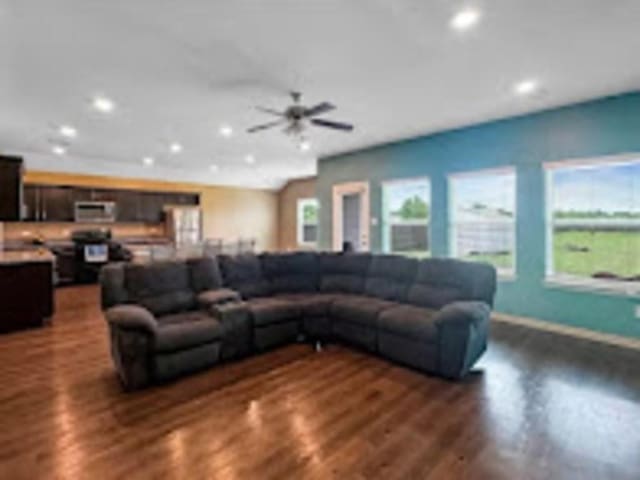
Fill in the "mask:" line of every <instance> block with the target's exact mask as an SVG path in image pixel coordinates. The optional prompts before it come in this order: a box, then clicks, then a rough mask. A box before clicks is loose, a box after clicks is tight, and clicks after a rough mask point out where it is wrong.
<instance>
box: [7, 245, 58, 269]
mask: <svg viewBox="0 0 640 480" xmlns="http://www.w3.org/2000/svg"><path fill="white" fill-rule="evenodd" d="M54 259H55V257H54V255H53V254H52V253H51V252H50V251H49V250H45V249H37V250H35V249H33V250H0V266H1V265H16V264H22V263H44V262H53V261H54Z"/></svg>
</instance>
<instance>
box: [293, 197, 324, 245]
mask: <svg viewBox="0 0 640 480" xmlns="http://www.w3.org/2000/svg"><path fill="white" fill-rule="evenodd" d="M318 210H319V205H318V200H316V199H315V198H301V199H299V200H298V221H297V225H298V245H302V246H313V247H315V246H316V244H317V243H318Z"/></svg>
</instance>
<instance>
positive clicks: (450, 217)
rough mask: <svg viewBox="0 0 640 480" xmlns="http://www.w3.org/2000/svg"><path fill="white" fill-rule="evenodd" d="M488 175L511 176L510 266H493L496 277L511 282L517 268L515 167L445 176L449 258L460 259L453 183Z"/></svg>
mask: <svg viewBox="0 0 640 480" xmlns="http://www.w3.org/2000/svg"><path fill="white" fill-rule="evenodd" d="M490 175H513V184H514V185H513V186H514V188H513V220H512V221H511V224H512V226H511V229H512V235H511V238H512V239H513V242H512V245H511V256H512V258H513V261H512V265H511V267H509V268H502V267H497V266H495V269H496V272H497V274H498V277H499V278H500V279H502V280H513V279H515V278H516V272H517V267H518V171H517V169H516V167H515V165H508V166H504V167H497V168H483V169H481V170H465V171H461V172H454V173H450V174H449V175H447V210H448V213H447V230H448V235H447V238H448V249H449V256H450V257H452V258H457V259H460V257H459V255H458V251H457V250H458V248H457V247H458V246H457V241H456V240H457V222H456V218H455V217H456V203H455V188H454V182H455V180H457V179H460V178H473V177H485V176H490Z"/></svg>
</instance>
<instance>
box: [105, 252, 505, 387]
mask: <svg viewBox="0 0 640 480" xmlns="http://www.w3.org/2000/svg"><path fill="white" fill-rule="evenodd" d="M100 281H101V289H102V306H103V309H104V310H105V317H106V319H107V321H108V325H109V331H110V335H111V351H112V356H113V359H114V363H115V366H116V370H117V371H118V374H119V376H120V378H121V380H122V382H123V384H124V386H125V388H127V389H136V388H141V387H144V386H147V385H150V384H153V383H157V382H162V381H167V380H170V379H173V378H176V377H179V376H181V375H184V374H186V373H189V372H192V371H196V370H199V369H202V368H206V367H210V366H212V365H215V364H217V363H219V362H221V361H228V360H232V359H234V358H240V357H243V356H246V355H248V354H250V353H252V352H259V351H264V350H267V349H270V348H274V347H276V346H279V345H283V344H287V343H291V342H295V341H297V340H299V339H301V338H304V339H306V340H308V341H340V342H343V343H346V344H349V345H353V346H356V347H358V348H360V349H364V350H366V351H368V352H371V353H377V354H379V355H381V356H382V357H384V358H387V359H390V360H393V361H395V362H398V363H402V364H404V365H408V366H411V367H414V368H416V369H419V370H421V371H424V372H428V373H433V374H436V375H440V376H443V377H446V378H451V379H457V378H461V377H463V376H464V375H466V374H467V373H468V372H469V370H470V369H471V367H472V366H473V364H474V363H475V362H476V361H477V360H478V358H479V357H480V356H481V355H482V353H483V352H484V350H485V349H486V346H487V335H488V322H489V315H490V309H491V306H492V304H493V297H494V294H495V289H496V272H495V269H494V268H493V267H492V266H490V265H487V264H480V263H470V262H462V261H458V260H453V259H441V258H433V259H426V260H420V261H418V260H415V259H409V258H406V257H402V256H395V255H371V254H355V253H354V254H338V253H314V252H297V253H273V254H271V253H269V254H263V255H253V254H246V255H238V256H219V257H217V258H198V259H191V260H187V261H172V262H163V263H155V264H150V265H136V264H111V265H108V266H106V267H105V268H103V270H102V272H101V280H100Z"/></svg>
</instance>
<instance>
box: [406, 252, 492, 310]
mask: <svg viewBox="0 0 640 480" xmlns="http://www.w3.org/2000/svg"><path fill="white" fill-rule="evenodd" d="M416 284H419V285H427V286H429V287H431V288H429V289H422V290H420V289H417V290H414V289H413V287H415V285H416ZM495 289H496V270H495V268H494V267H493V266H491V265H489V264H486V263H474V262H465V261H462V260H456V259H452V258H430V259H427V260H422V261H421V262H420V263H419V265H418V272H417V275H416V281H415V284H414V285H412V287H411V289H410V293H409V296H408V299H409V302H411V303H414V304H416V305H424V306H428V307H434V308H440V307H442V306H444V305H446V304H447V303H450V302H451V301H454V300H479V301H483V302H485V303H487V304H488V305H493V296H494V294H495ZM411 290H413V291H411Z"/></svg>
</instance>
